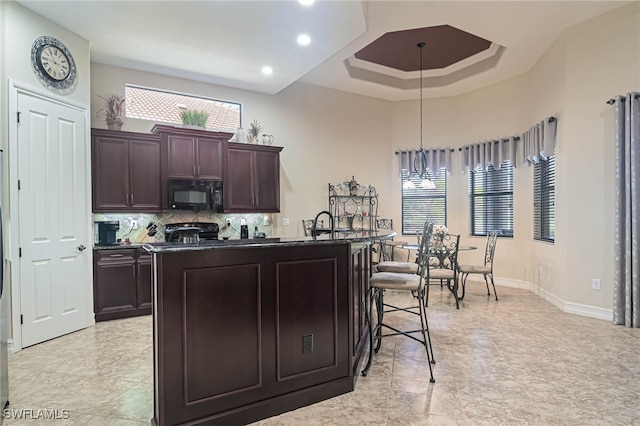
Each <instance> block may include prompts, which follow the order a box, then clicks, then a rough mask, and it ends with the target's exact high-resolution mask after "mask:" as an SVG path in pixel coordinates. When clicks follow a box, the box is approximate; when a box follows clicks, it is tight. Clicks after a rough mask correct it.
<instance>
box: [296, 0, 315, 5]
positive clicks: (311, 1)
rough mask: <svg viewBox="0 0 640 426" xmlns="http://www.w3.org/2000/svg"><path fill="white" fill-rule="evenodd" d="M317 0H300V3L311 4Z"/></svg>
mask: <svg viewBox="0 0 640 426" xmlns="http://www.w3.org/2000/svg"><path fill="white" fill-rule="evenodd" d="M315 1H316V0H298V3H300V4H301V5H303V6H311V5H312V4H313V3H315Z"/></svg>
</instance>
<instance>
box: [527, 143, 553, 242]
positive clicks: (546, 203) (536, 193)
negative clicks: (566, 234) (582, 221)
mask: <svg viewBox="0 0 640 426" xmlns="http://www.w3.org/2000/svg"><path fill="white" fill-rule="evenodd" d="M555 174H556V158H555V155H552V156H550V157H549V158H548V159H547V160H542V159H540V160H539V161H538V162H537V163H534V165H533V239H534V240H535V241H544V242H548V243H555V241H556V233H555V192H556V185H555V183H556V178H555Z"/></svg>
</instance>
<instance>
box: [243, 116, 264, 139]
mask: <svg viewBox="0 0 640 426" xmlns="http://www.w3.org/2000/svg"><path fill="white" fill-rule="evenodd" d="M261 130H262V126H261V125H260V123H259V122H258V120H253V121H252V122H251V124H249V129H248V130H247V136H246V138H247V143H258V134H259V133H260V131H261Z"/></svg>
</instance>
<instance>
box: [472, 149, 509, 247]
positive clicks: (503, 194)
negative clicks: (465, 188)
mask: <svg viewBox="0 0 640 426" xmlns="http://www.w3.org/2000/svg"><path fill="white" fill-rule="evenodd" d="M469 214H470V217H471V220H470V224H471V235H474V236H482V235H487V233H488V232H489V231H493V230H496V231H498V236H500V237H513V165H512V164H511V162H510V161H505V162H503V163H502V167H501V168H500V169H495V168H494V167H493V166H492V165H490V166H489V169H488V170H484V169H483V168H482V167H478V168H476V170H474V171H471V172H470V173H469Z"/></svg>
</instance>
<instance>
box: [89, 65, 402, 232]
mask: <svg viewBox="0 0 640 426" xmlns="http://www.w3.org/2000/svg"><path fill="white" fill-rule="evenodd" d="M91 66H92V73H91V77H92V81H91V92H92V97H91V102H92V107H93V110H94V111H97V110H98V109H99V108H100V99H99V98H98V95H105V94H108V93H112V92H117V93H122V94H124V87H125V84H127V83H130V84H138V85H142V86H147V87H153V88H159V89H165V90H172V91H178V92H183V93H192V94H199V95H204V96H210V97H214V98H217V99H225V100H230V101H234V102H240V103H242V105H243V123H245V124H244V126H245V127H246V123H249V122H250V121H252V120H253V119H257V120H258V121H260V122H261V124H262V125H263V128H264V131H265V132H266V133H269V134H273V135H274V136H275V139H276V141H275V145H278V146H283V147H284V149H283V151H282V152H281V155H280V162H281V174H280V181H281V184H280V191H281V200H280V204H281V213H280V214H274V215H273V218H274V234H275V235H280V236H292V235H302V233H303V231H302V222H301V220H302V219H308V218H313V217H314V216H315V215H316V213H318V212H319V211H320V210H325V209H327V207H328V204H329V201H328V194H327V185H328V184H329V182H331V183H338V182H342V181H345V180H350V179H351V176H352V175H353V176H355V178H356V179H357V180H358V181H359V182H361V183H367V184H370V185H373V186H375V187H376V188H377V189H378V191H379V194H380V206H381V208H380V209H381V212H383V213H384V214H387V212H390V211H391V209H392V207H391V203H392V196H391V186H390V178H389V176H390V175H391V173H392V172H391V168H390V167H391V163H389V162H388V161H387V160H388V158H387V156H386V155H385V154H386V153H388V152H389V151H390V140H391V114H390V111H391V103H390V102H386V101H381V100H377V99H373V98H368V97H365V96H360V95H353V94H349V93H345V92H340V91H336V90H329V89H324V88H319V87H316V86H310V85H307V84H301V83H294V84H292V85H291V86H289V87H287V88H286V89H285V90H283V91H282V92H280V93H278V94H277V95H273V96H272V95H265V94H261V93H256V92H250V91H246V90H239V89H233V88H229V87H224V86H215V85H211V84H206V83H201V82H196V81H192V80H185V79H180V78H175V77H167V76H162V75H158V74H152V73H146V72H141V71H134V70H130V69H124V68H117V67H111V66H106V65H102V64H96V63H93V64H92V65H91ZM125 121H126V123H125V125H124V126H123V130H131V131H140V132H146V131H149V130H150V129H151V128H152V127H153V124H154V123H153V122H150V121H146V120H135V119H126V120H125ZM92 127H102V128H104V127H105V124H104V121H103V120H102V118H100V117H96V115H95V114H94V115H93V117H92ZM285 217H287V218H289V219H290V223H291V225H290V226H282V219H283V218H285Z"/></svg>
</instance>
